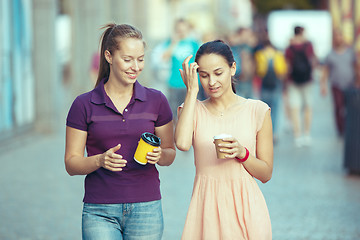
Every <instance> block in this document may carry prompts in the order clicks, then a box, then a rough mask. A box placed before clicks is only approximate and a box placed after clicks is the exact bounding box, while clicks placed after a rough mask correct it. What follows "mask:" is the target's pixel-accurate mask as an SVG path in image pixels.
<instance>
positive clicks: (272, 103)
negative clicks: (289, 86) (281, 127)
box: [261, 86, 281, 134]
mask: <svg viewBox="0 0 360 240" xmlns="http://www.w3.org/2000/svg"><path fill="white" fill-rule="evenodd" d="M280 99H281V86H278V87H277V88H275V89H273V90H269V89H266V88H261V100H262V101H263V102H265V103H267V104H268V105H269V107H270V108H271V120H272V125H273V132H274V134H276V131H277V121H278V111H279V101H280Z"/></svg>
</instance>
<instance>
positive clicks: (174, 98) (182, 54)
mask: <svg viewBox="0 0 360 240" xmlns="http://www.w3.org/2000/svg"><path fill="white" fill-rule="evenodd" d="M190 30H191V26H190V24H189V23H188V22H187V21H186V20H185V19H182V18H181V19H178V20H177V21H176V22H175V26H174V33H173V35H172V37H171V40H170V43H169V44H168V48H167V49H166V51H165V52H164V54H163V58H164V60H165V61H170V66H171V70H170V76H169V80H168V98H169V103H170V107H171V110H172V112H173V115H174V116H175V115H176V109H177V107H178V106H179V105H180V103H181V102H182V100H183V99H184V98H185V95H186V87H185V85H184V83H183V81H182V80H181V77H180V75H179V69H180V68H181V64H182V62H183V60H184V59H185V58H186V57H187V56H189V55H190V54H193V55H194V54H195V52H196V51H197V49H198V48H199V43H198V41H197V40H196V39H194V38H192V37H191V31H190Z"/></svg>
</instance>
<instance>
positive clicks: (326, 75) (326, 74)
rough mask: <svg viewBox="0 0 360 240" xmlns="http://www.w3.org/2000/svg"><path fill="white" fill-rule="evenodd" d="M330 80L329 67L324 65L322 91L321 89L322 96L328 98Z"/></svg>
mask: <svg viewBox="0 0 360 240" xmlns="http://www.w3.org/2000/svg"><path fill="white" fill-rule="evenodd" d="M328 78H329V67H328V66H326V65H324V66H323V67H322V74H321V77H320V87H321V88H320V89H321V94H322V95H323V96H326V94H327V82H328Z"/></svg>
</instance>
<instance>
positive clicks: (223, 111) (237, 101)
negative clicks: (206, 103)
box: [211, 98, 240, 117]
mask: <svg viewBox="0 0 360 240" xmlns="http://www.w3.org/2000/svg"><path fill="white" fill-rule="evenodd" d="M239 102H240V99H239V98H237V99H236V101H235V103H233V104H231V105H230V106H228V107H225V108H224V109H223V110H222V111H220V110H218V109H217V108H216V107H215V106H214V105H211V107H212V108H213V109H214V110H215V111H216V112H218V113H219V114H220V117H223V116H224V114H225V111H227V110H229V109H231V108H233V107H234V106H236V105H237V104H238V103H239Z"/></svg>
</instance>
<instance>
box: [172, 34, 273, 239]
mask: <svg viewBox="0 0 360 240" xmlns="http://www.w3.org/2000/svg"><path fill="white" fill-rule="evenodd" d="M191 57H192V56H189V57H187V58H186V59H185V60H184V62H183V69H182V70H180V74H181V76H182V78H183V81H184V83H185V85H186V87H187V95H186V97H185V101H184V103H183V105H181V106H180V107H179V109H178V118H179V119H178V123H177V125H176V130H175V142H176V146H177V147H178V149H180V150H181V151H188V150H189V149H190V147H191V146H193V148H194V157H195V166H196V176H195V181H194V189H193V194H192V198H191V202H190V206H189V210H188V214H187V218H186V222H185V226H184V231H183V235H182V239H183V240H193V239H194V240H199V239H206V240H216V239H223V240H227V239H254V240H262V239H271V237H272V235H271V222H270V217H269V212H268V209H267V206H266V202H265V199H264V197H263V194H262V192H261V190H260V188H259V186H258V185H257V182H256V180H255V178H256V179H258V180H260V181H261V182H263V183H265V182H267V181H269V180H270V178H271V176H272V170H273V142H272V141H273V136H272V123H271V117H270V108H269V106H268V105H267V104H265V103H264V102H262V101H259V100H252V99H245V98H243V97H241V96H238V95H236V94H235V92H234V87H233V82H232V76H234V74H235V71H236V63H235V61H234V58H233V55H232V52H231V50H230V48H229V46H228V45H226V44H225V43H223V42H222V41H220V40H217V41H212V42H208V43H205V44H203V45H202V46H201V47H200V48H199V50H198V52H197V53H196V57H195V62H194V63H191V64H190V65H189V60H190V58H191ZM198 74H199V77H200V82H201V84H202V86H203V88H204V90H205V92H206V94H207V95H208V96H209V98H208V99H206V100H204V101H199V100H197V99H196V97H197V94H198V91H199V84H198ZM219 134H228V135H231V137H227V138H224V139H223V140H224V141H225V143H222V144H219V147H221V151H222V152H224V153H226V158H225V159H218V158H217V155H216V150H215V145H214V141H213V137H214V136H215V135H219Z"/></svg>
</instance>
